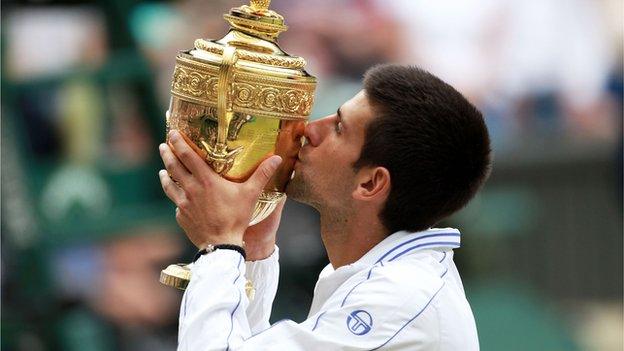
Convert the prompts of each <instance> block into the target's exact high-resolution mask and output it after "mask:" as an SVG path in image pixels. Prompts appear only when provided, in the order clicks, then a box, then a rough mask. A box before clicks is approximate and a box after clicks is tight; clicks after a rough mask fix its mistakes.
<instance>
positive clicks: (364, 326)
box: [347, 310, 373, 335]
mask: <svg viewBox="0 0 624 351" xmlns="http://www.w3.org/2000/svg"><path fill="white" fill-rule="evenodd" d="M347 327H348V328H349V331H350V332H352V333H353V334H355V335H364V334H366V333H368V332H369V331H370V330H371V328H372V327H373V317H371V315H370V313H368V312H366V311H364V310H357V311H353V312H351V314H350V315H349V317H347Z"/></svg>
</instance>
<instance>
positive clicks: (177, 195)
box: [158, 169, 184, 205]
mask: <svg viewBox="0 0 624 351" xmlns="http://www.w3.org/2000/svg"><path fill="white" fill-rule="evenodd" d="M158 178H160V184H161V185H162V188H163V190H164V192H165V194H166V195H167V197H168V198H169V199H171V201H173V203H174V204H176V205H178V204H179V203H180V202H181V201H182V200H183V199H184V190H182V189H181V188H180V187H179V186H178V185H177V184H176V183H175V182H174V181H173V179H171V177H169V173H167V171H166V170H164V169H161V170H160V171H159V172H158Z"/></svg>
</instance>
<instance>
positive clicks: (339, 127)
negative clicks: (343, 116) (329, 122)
mask: <svg viewBox="0 0 624 351" xmlns="http://www.w3.org/2000/svg"><path fill="white" fill-rule="evenodd" d="M335 129H336V133H338V134H340V133H342V122H336V126H335Z"/></svg>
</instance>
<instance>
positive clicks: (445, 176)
mask: <svg viewBox="0 0 624 351" xmlns="http://www.w3.org/2000/svg"><path fill="white" fill-rule="evenodd" d="M364 90H365V93H366V96H367V98H368V101H369V103H370V104H371V106H372V109H373V113H374V114H375V117H374V119H373V120H372V121H371V122H370V123H369V124H368V126H367V129H366V136H365V141H364V146H363V147H362V151H361V154H360V157H359V159H358V161H356V163H355V164H354V166H355V167H356V169H359V168H360V167H362V166H382V167H385V168H386V169H388V171H389V172H390V178H391V189H390V194H389V196H388V199H387V201H386V204H385V207H384V209H383V210H382V211H381V213H380V219H381V221H382V223H383V225H384V226H385V227H386V228H387V229H388V230H390V231H391V232H396V231H399V230H408V231H420V230H424V229H427V228H430V227H431V226H433V225H434V224H436V223H437V222H438V221H440V220H441V219H443V218H445V217H447V216H449V215H451V214H452V213H454V212H455V211H457V210H459V209H460V208H462V207H463V206H464V205H466V203H468V201H470V199H471V198H472V197H473V196H474V195H475V194H476V192H477V191H478V190H479V188H480V187H481V185H482V184H483V183H484V182H485V180H486V179H487V177H488V175H489V173H490V162H491V156H490V154H491V152H490V151H491V150H490V138H489V136H488V131H487V128H486V126H485V123H484V121H483V117H482V115H481V112H479V110H477V109H476V108H475V107H474V106H473V105H472V104H471V103H470V102H468V100H466V98H464V97H463V96H462V95H461V94H460V93H459V92H458V91H457V90H455V89H454V88H453V87H451V86H450V85H448V84H446V83H444V82H443V81H442V80H440V79H439V78H437V77H436V76H434V75H432V74H431V73H429V72H426V71H424V70H422V69H420V68H417V67H413V66H399V65H389V64H386V65H378V66H375V67H372V68H370V69H369V70H368V71H367V72H366V74H365V76H364Z"/></svg>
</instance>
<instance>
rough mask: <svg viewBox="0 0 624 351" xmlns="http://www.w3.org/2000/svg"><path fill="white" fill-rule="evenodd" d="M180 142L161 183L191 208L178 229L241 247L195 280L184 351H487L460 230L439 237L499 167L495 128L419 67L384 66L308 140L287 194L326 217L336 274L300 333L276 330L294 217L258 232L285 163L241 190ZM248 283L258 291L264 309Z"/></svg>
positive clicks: (183, 322)
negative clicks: (266, 197) (470, 297)
mask: <svg viewBox="0 0 624 351" xmlns="http://www.w3.org/2000/svg"><path fill="white" fill-rule="evenodd" d="M170 137H171V143H172V148H170V147H168V146H167V145H165V144H163V145H161V146H160V151H161V156H162V158H163V161H164V163H165V166H166V168H167V171H165V170H163V171H161V172H160V173H159V176H160V179H161V183H162V185H163V189H164V190H165V193H166V194H167V195H168V196H169V198H171V200H172V201H173V202H174V203H175V204H176V205H177V206H178V209H177V211H176V218H177V220H178V223H179V224H180V226H181V227H182V228H183V229H184V230H185V232H186V234H187V236H188V237H189V239H190V240H191V241H192V242H193V243H194V244H195V245H196V246H197V247H198V248H200V249H202V248H206V247H208V245H220V244H226V245H229V246H226V247H225V248H223V249H218V250H215V251H213V252H209V253H207V254H204V255H200V256H199V258H198V260H197V261H196V262H195V263H194V265H193V267H192V276H193V278H192V280H191V283H190V285H189V286H188V288H187V290H186V293H185V295H184V299H183V301H182V306H181V309H180V326H179V340H178V341H179V346H178V349H179V350H222V349H223V350H225V349H232V350H371V349H392V350H397V349H400V350H441V351H443V350H477V349H478V348H479V346H478V340H477V332H476V327H475V323H474V318H473V315H472V312H471V310H470V306H469V305H468V302H467V301H466V298H465V296H464V291H463V287H462V283H461V279H460V277H459V274H458V272H457V269H456V268H455V265H454V263H453V251H452V249H455V248H458V247H459V244H460V234H459V231H458V230H456V229H450V228H447V229H430V228H431V227H432V226H433V225H435V224H436V223H437V222H438V221H440V220H441V219H443V218H445V217H447V216H449V215H450V214H452V213H454V212H455V211H457V210H459V209H460V208H462V207H463V206H464V205H465V204H466V203H467V202H468V201H469V200H470V199H471V198H472V197H473V196H474V194H475V193H476V192H477V190H478V189H479V188H480V186H481V185H482V184H483V182H484V181H485V179H486V178H487V175H488V173H489V168H490V145H489V137H488V133H487V129H486V127H485V124H484V122H483V118H482V116H481V114H480V113H479V111H478V110H477V109H476V108H474V107H473V106H472V105H471V104H470V103H469V102H468V101H467V100H466V99H465V98H464V97H463V96H462V95H461V94H460V93H458V92H457V91H455V90H454V89H453V88H452V87H450V86H449V85H447V84H446V83H444V82H442V81H441V80H439V79H438V78H436V77H435V76H433V75H431V74H429V73H427V72H425V71H423V70H420V69H418V68H415V67H404V66H396V65H382V66H377V67H374V68H372V69H370V70H369V71H368V72H367V73H366V76H365V79H364V89H363V90H362V91H361V92H360V93H358V94H357V95H356V96H355V97H353V98H352V99H351V100H349V101H347V102H346V103H344V104H343V105H342V106H340V108H339V109H338V111H337V112H336V114H333V115H331V116H327V117H325V118H323V119H320V120H317V121H314V122H311V123H309V124H308V126H307V127H306V130H305V138H306V140H307V143H306V144H305V145H304V146H303V148H302V149H301V151H300V153H299V159H298V161H297V163H296V164H295V176H294V178H293V179H292V181H291V182H290V184H289V186H288V189H287V194H288V195H289V196H290V197H291V198H292V199H294V200H297V201H301V202H304V203H307V204H309V205H311V206H313V207H314V208H315V209H316V210H318V211H319V213H320V219H321V237H322V239H323V244H324V246H325V249H326V250H327V254H328V256H329V260H330V264H329V265H328V266H327V267H325V269H323V271H322V272H321V274H320V277H319V280H318V282H317V284H316V288H315V291H314V299H313V302H312V306H311V308H310V313H309V317H308V319H307V320H306V321H304V322H303V323H301V324H297V323H295V322H293V321H288V320H286V321H280V322H277V323H275V324H274V325H273V326H270V325H269V322H268V320H269V314H270V310H271V305H272V302H273V298H274V296H275V292H276V289H277V280H278V271H279V268H278V263H277V261H278V250H277V248H276V247H275V233H276V230H277V227H278V225H279V217H280V213H281V206H280V208H278V210H277V211H276V212H275V213H274V214H273V215H272V216H270V217H269V218H268V219H267V220H265V221H263V222H261V223H260V224H258V225H256V226H253V227H250V228H247V223H248V222H249V219H250V216H251V210H252V208H253V206H254V203H255V199H256V196H257V195H258V194H259V193H260V191H261V189H262V188H263V186H264V185H265V184H266V182H267V181H268V180H269V179H270V177H271V175H272V174H273V172H274V171H275V169H276V168H277V166H278V165H279V163H280V158H279V157H278V156H274V157H271V158H269V159H267V160H266V161H265V162H263V163H262V164H261V165H260V166H259V167H258V169H257V170H256V172H255V173H254V174H253V175H252V176H251V177H250V179H249V180H248V181H247V182H245V183H240V184H238V183H232V182H228V181H227V180H224V179H223V178H220V177H219V176H218V175H216V174H215V173H214V172H212V170H211V169H210V168H209V167H208V166H207V165H206V164H205V163H204V161H203V160H202V159H201V158H200V157H199V156H197V155H196V154H195V153H194V152H193V151H192V149H191V148H190V147H189V146H188V145H187V144H186V143H185V142H184V140H183V139H182V138H181V136H180V134H179V133H177V132H175V131H173V132H172V133H171V135H170ZM168 173H169V174H171V175H172V177H173V178H174V179H176V180H177V181H178V182H179V185H180V186H177V185H176V184H175V183H174V182H173V181H172V179H171V178H170V176H169V175H168ZM208 204H209V205H208ZM243 239H244V241H245V251H246V254H247V256H246V261H247V262H244V261H245V260H244V259H243V256H242V255H241V253H242V252H243V250H242V249H241V248H240V246H242V245H243ZM209 251H210V250H209ZM246 278H247V279H249V280H251V281H252V282H253V283H254V285H255V288H256V296H255V299H253V300H252V301H249V300H248V299H247V297H246V294H245V282H246Z"/></svg>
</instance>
